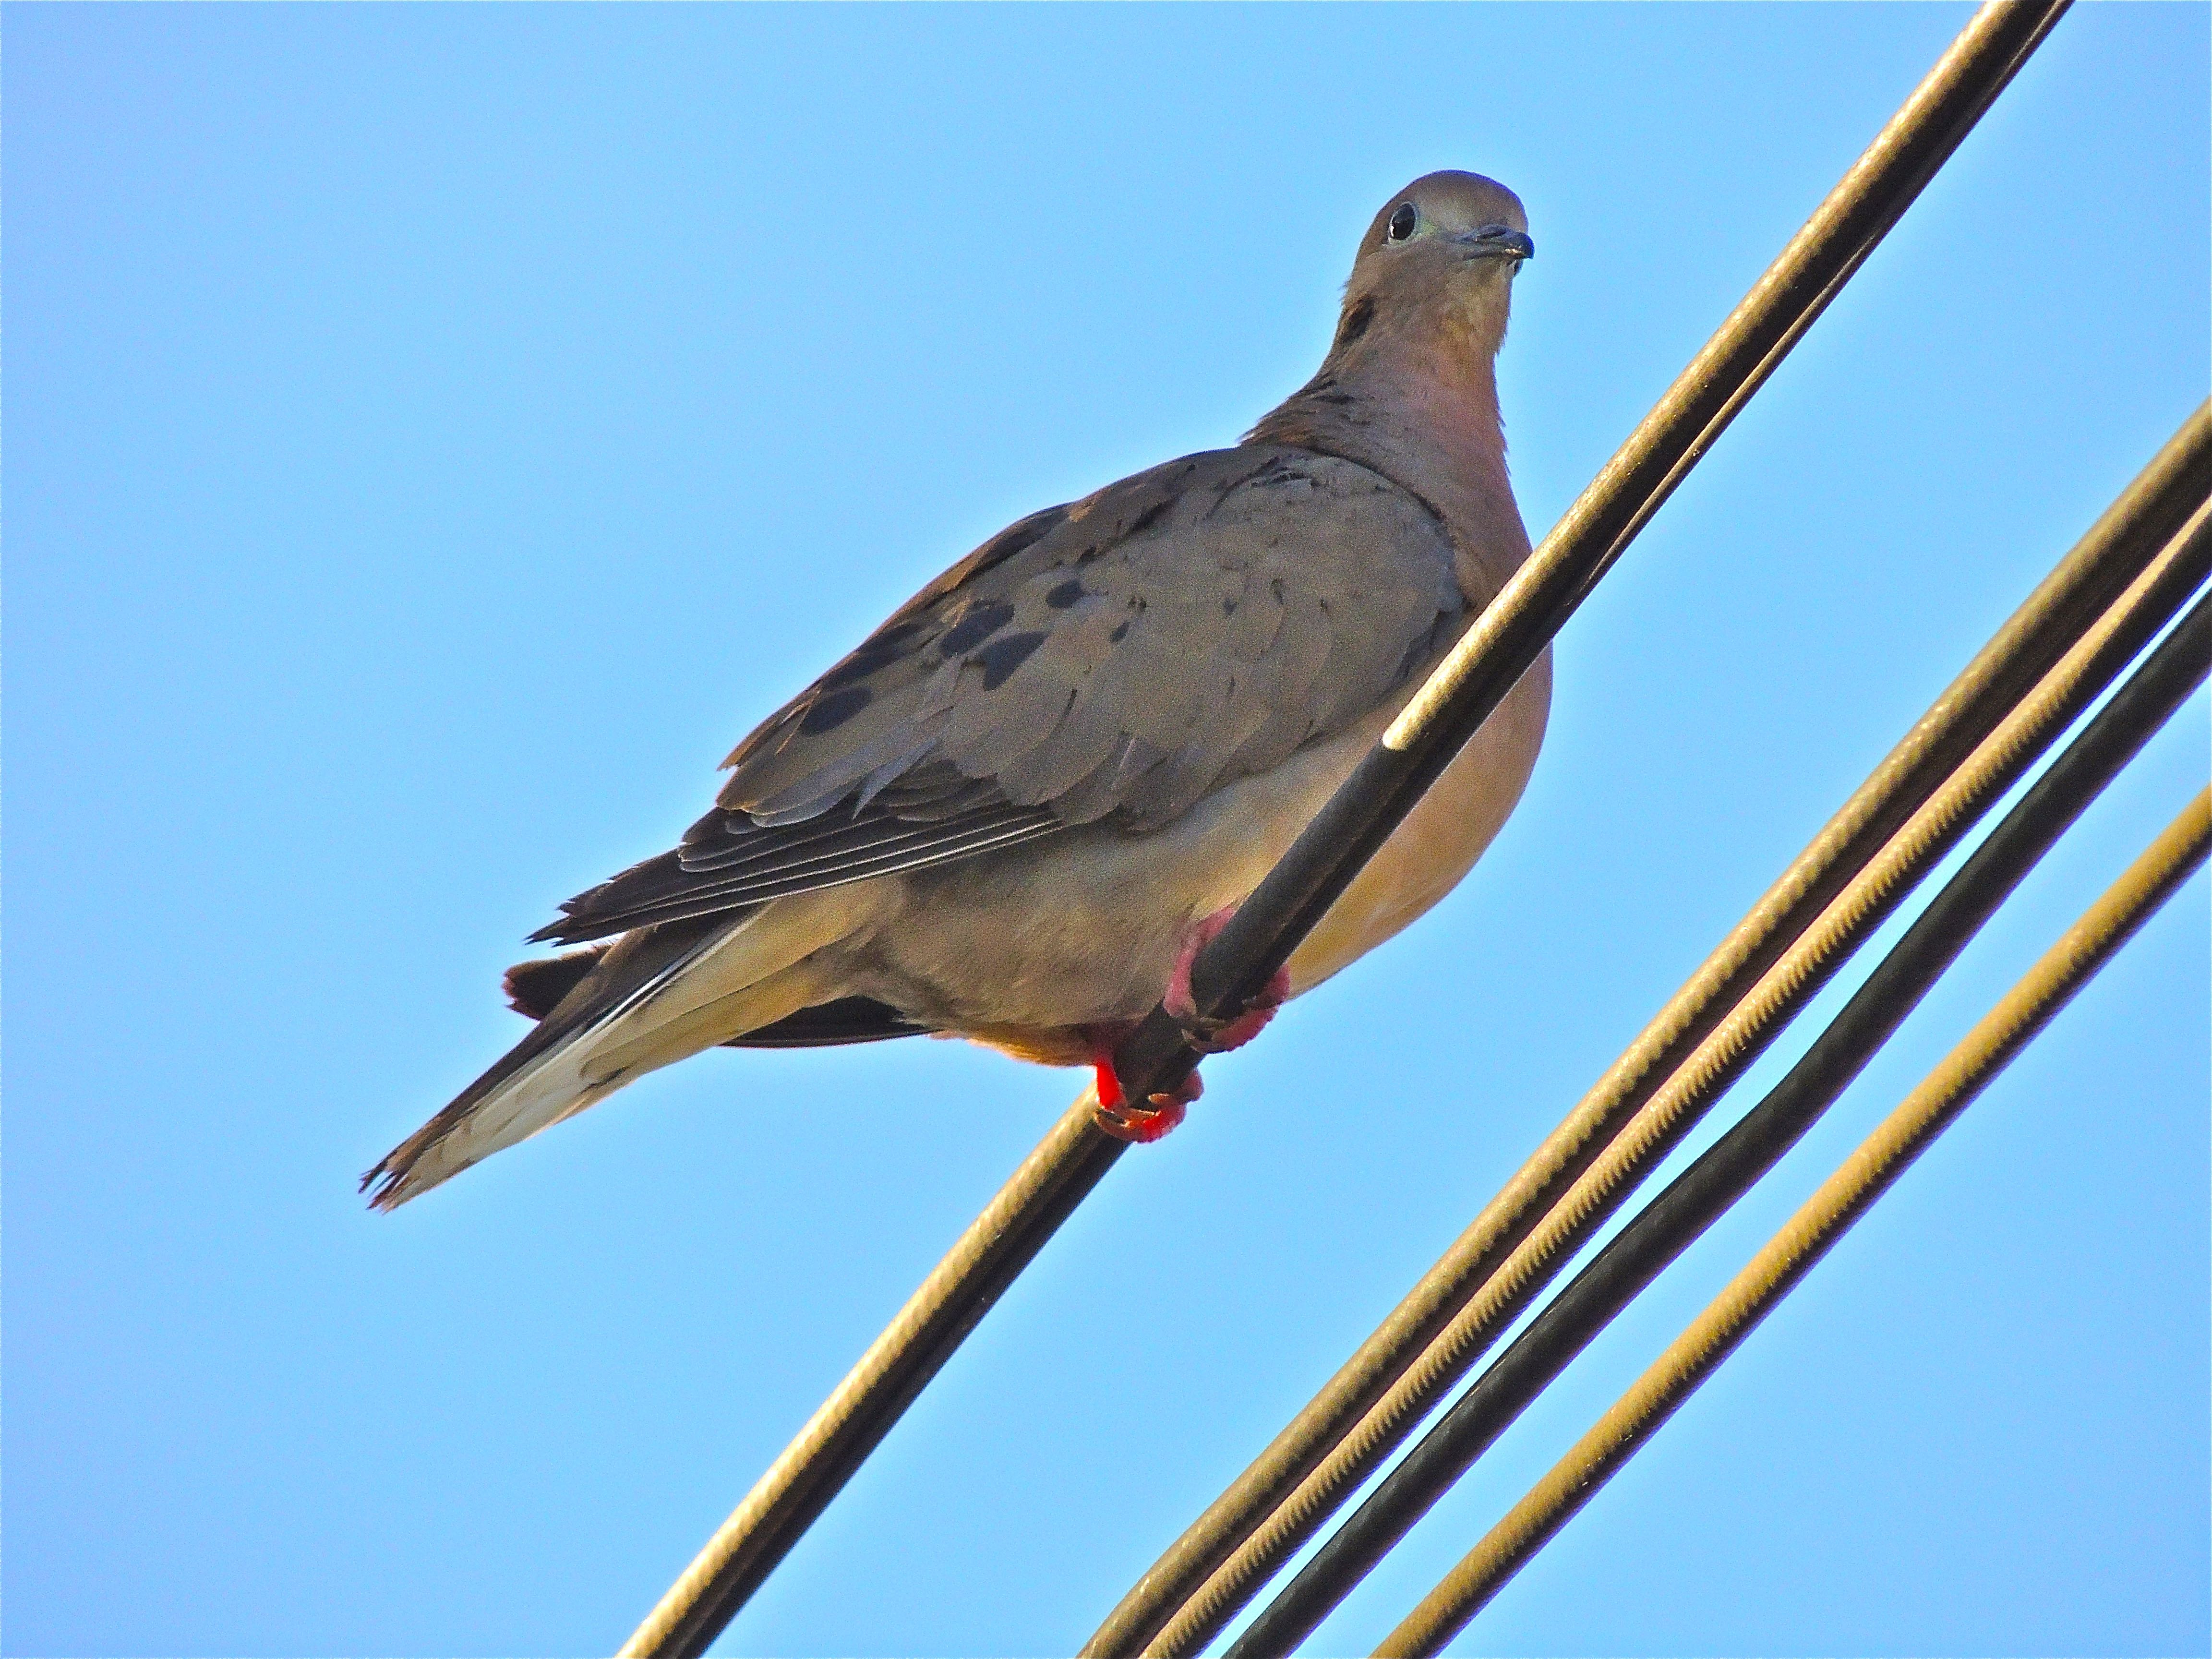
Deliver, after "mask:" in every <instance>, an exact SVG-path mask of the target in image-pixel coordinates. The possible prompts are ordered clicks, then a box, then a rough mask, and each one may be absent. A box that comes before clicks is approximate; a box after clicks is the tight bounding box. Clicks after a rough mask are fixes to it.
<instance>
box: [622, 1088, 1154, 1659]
mask: <svg viewBox="0 0 2212 1659" xmlns="http://www.w3.org/2000/svg"><path fill="white" fill-rule="evenodd" d="M1096 1115H1097V1101H1096V1099H1095V1098H1094V1097H1092V1096H1091V1094H1090V1093H1089V1092H1088V1091H1085V1094H1084V1095H1083V1097H1081V1098H1079V1100H1077V1101H1076V1103H1074V1104H1073V1106H1071V1107H1069V1108H1068V1109H1067V1110H1066V1112H1065V1113H1063V1114H1062V1115H1061V1116H1060V1121H1059V1122H1057V1123H1055V1124H1054V1125H1053V1127H1052V1130H1051V1132H1050V1133H1048V1134H1047V1135H1046V1136H1045V1138H1044V1139H1043V1140H1042V1141H1040V1142H1039V1143H1038V1145H1037V1147H1036V1151H1034V1152H1031V1153H1030V1155H1029V1157H1028V1158H1024V1160H1023V1161H1022V1164H1021V1167H1020V1168H1019V1169H1018V1170H1015V1171H1014V1173H1013V1175H1012V1176H1011V1177H1010V1178H1009V1179H1008V1180H1007V1182H1006V1185H1005V1186H1004V1187H1002V1188H1000V1189H999V1193H998V1195H997V1196H996V1197H995V1198H994V1199H993V1200H991V1201H990V1203H989V1204H988V1205H987V1206H985V1207H984V1210H983V1212H982V1213H981V1215H979V1216H977V1217H976V1218H975V1220H974V1221H973V1222H971V1223H970V1224H969V1227H968V1230H967V1231H965V1232H963V1233H962V1234H961V1235H960V1238H959V1242H958V1243H956V1244H954V1245H953V1247H952V1249H951V1250H950V1251H949V1252H947V1253H946V1255H945V1259H944V1261H940V1262H939V1263H938V1265H937V1268H936V1270H935V1271H934V1272H933V1273H931V1274H930V1275H929V1277H928V1278H927V1279H924V1280H923V1281H922V1282H921V1288H920V1289H918V1290H917V1291H915V1293H914V1295H913V1296H912V1297H909V1298H908V1301H907V1304H906V1306H904V1307H903V1308H902V1309H900V1310H899V1311H898V1315H897V1316H896V1318H894V1319H893V1320H892V1321H891V1322H890V1324H889V1325H888V1326H886V1327H885V1328H884V1333H883V1334H882V1335H880V1336H878V1338H877V1339H876V1340H874V1341H873V1342H872V1343H871V1344H870V1345H869V1346H868V1351H867V1352H866V1353H865V1354H863V1355H861V1356H860V1363H859V1364H856V1365H854V1367H853V1369H852V1370H851V1371H850V1372H849V1373H848V1375H847V1376H846V1377H845V1380H844V1381H843V1382H842V1383H839V1384H838V1385H837V1387H836V1391H835V1392H834V1393H832V1394H831V1395H830V1396H829V1398H828V1399H827V1400H825V1401H823V1402H822V1404H821V1406H820V1407H817V1409H816V1411H815V1413H814V1415H813V1416H811V1418H809V1419H807V1420H806V1426H805V1427H804V1428H803V1429H801V1430H800V1431H799V1434H798V1436H797V1437H795V1438H794V1439H793V1441H792V1443H790V1445H788V1446H787V1447H786V1448H784V1450H783V1453H782V1455H781V1456H779V1457H778V1458H777V1459H776V1460H775V1462H773V1463H771V1464H769V1467H768V1471H767V1473H766V1474H763V1475H762V1476H761V1478H760V1480H758V1481H757V1483H756V1484H755V1485H754V1486H753V1489H752V1490H751V1491H750V1492H747V1493H746V1494H745V1498H744V1502H743V1503H741V1504H738V1507H737V1509H736V1510H734V1511H732V1514H731V1516H730V1518H729V1519H728V1520H726V1521H725V1522H723V1523H722V1524H721V1526H720V1528H719V1529H718V1530H717V1531H716V1532H715V1534H714V1536H713V1537H712V1538H711V1539H709V1540H708V1542H707V1547H706V1548H704V1549H703V1550H702V1551H700V1553H699V1555H698V1558H697V1559H696V1560H694V1561H693V1562H692V1564H691V1565H690V1567H689V1568H687V1569H686V1570H685V1571H684V1576H683V1577H681V1578H679V1579H678V1580H677V1581H676V1583H674V1584H672V1585H671V1586H670V1587H669V1589H668V1593H667V1594H666V1595H663V1596H662V1597H661V1598H660V1601H659V1604H658V1605H657V1606H655V1607H654V1608H653V1611H652V1613H650V1614H648V1615H647V1618H646V1620H645V1622H644V1623H643V1624H641V1625H640V1626H638V1627H637V1630H636V1632H635V1634H633V1635H632V1636H631V1637H630V1638H629V1641H627V1642H625V1643H624V1644H623V1646H622V1650H621V1656H620V1659H633V1656H642V1655H647V1654H653V1655H663V1654H701V1653H704V1652H705V1651H706V1650H707V1649H708V1645H709V1644H712V1643H713V1641H714V1638H715V1637H716V1636H718V1635H720V1633H721V1631H722V1627H723V1626H725V1625H726V1624H728V1623H729V1621H730V1620H731V1618H732V1616H733V1615H734V1614H735V1613H737V1611H738V1608H739V1607H743V1606H744V1603H745V1601H746V1598H747V1597H749V1596H750V1595H752V1593H753V1591H754V1590H756V1589H758V1588H759V1587H760V1585H761V1583H762V1582H763V1580H765V1579H766V1578H767V1577H768V1576H769V1573H771V1572H773V1571H775V1567H776V1564H777V1563H778V1562H780V1561H781V1560H782V1559H783V1558H784V1556H785V1554H786V1553H787V1552H788V1551H789V1550H790V1548H791V1547H792V1546H793V1544H795V1543H797V1542H798V1541H799V1538H800V1537H801V1536H802V1535H803V1534H805V1531H806V1529H807V1528H808V1527H810V1526H811V1525H812V1524H813V1523H814V1519H815V1517H816V1516H818V1515H820V1514H821V1513H822V1511H823V1510H824V1509H825V1508H827V1507H828V1506H829V1500H830V1499H831V1498H835V1497H836V1495H837V1493H838V1492H839V1491H841V1490H842V1488H843V1486H844V1485H845V1483H846V1481H848V1480H850V1479H852V1477H853V1474H854V1471H855V1470H857V1469H858V1468H860V1465H861V1463H862V1462H865V1461H866V1458H867V1455H868V1454H869V1453H870V1452H872V1451H873V1450H874V1449H876V1445H877V1443H878V1442H879V1441H881V1440H882V1439H883V1437H884V1435H886V1434H887V1433H889V1432H890V1428H891V1425H893V1424H894V1423H896V1422H897V1421H898V1419H899V1418H900V1416H901V1415H902V1413H904V1412H905V1410H906V1408H907V1407H908V1406H909V1405H911V1404H912V1403H913V1401H914V1399H915V1395H918V1394H920V1393H921V1390H922V1389H923V1388H924V1387H925V1386H926V1385H927V1383H928V1382H929V1380H930V1378H932V1377H933V1376H936V1375H937V1372H938V1370H939V1368H940V1367H941V1366H942V1365H943V1364H945V1361H946V1360H947V1359H949V1358H951V1356H952V1352H953V1350H954V1349H956V1348H957V1347H958V1346H960V1344H961V1343H962V1341H963V1340H965V1339H966V1337H967V1335H968V1333H969V1331H971V1330H973V1329H975V1325H976V1322H978V1321H979V1320H981V1318H982V1317H983V1316H984V1315H985V1314H986V1313H988V1312H989V1311H990V1310H991V1305H992V1304H994V1302H996V1301H997V1300H998V1298H999V1295H1000V1292H1001V1291H1004V1290H1005V1289H1006V1286H1007V1285H1011V1284H1012V1283H1013V1281H1014V1279H1015V1277H1016V1275H1018V1273H1020V1272H1021V1270H1022V1269H1023V1268H1024V1267H1027V1266H1028V1265H1029V1263H1030V1259H1031V1258H1032V1257H1034V1256H1035V1255H1036V1253H1037V1252H1038V1251H1039V1250H1040V1249H1043V1248H1044V1243H1045V1241H1046V1240H1047V1239H1048V1238H1050V1237H1052V1235H1053V1234H1054V1232H1055V1231H1058V1229H1059V1226H1060V1223H1061V1222H1062V1221H1064V1220H1065V1219H1066V1218H1067V1216H1068V1215H1069V1214H1070V1212H1073V1210H1074V1208H1075V1206H1077V1205H1078V1204H1079V1203H1081V1202H1082V1201H1083V1200H1084V1199H1085V1197H1086V1196H1087V1195H1088V1194H1089V1193H1090V1191H1091V1188H1093V1187H1095V1186H1097V1184H1098V1182H1099V1181H1100V1179H1101V1178H1102V1177H1103V1176H1104V1175H1105V1173H1106V1171H1107V1170H1110V1169H1112V1168H1113V1167H1114V1163H1115V1159H1117V1158H1120V1157H1121V1154H1122V1152H1125V1151H1127V1145H1126V1143H1124V1142H1122V1141H1119V1140H1115V1139H1111V1138H1109V1137H1108V1136H1106V1135H1103V1134H1101V1133H1099V1132H1098V1130H1097V1127H1096V1125H1095V1123H1094V1121H1093V1120H1094V1118H1095V1116H1096Z"/></svg>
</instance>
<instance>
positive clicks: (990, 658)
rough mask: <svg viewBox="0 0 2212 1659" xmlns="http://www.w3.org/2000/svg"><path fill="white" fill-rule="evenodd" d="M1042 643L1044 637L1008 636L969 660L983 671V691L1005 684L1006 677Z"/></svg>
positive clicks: (994, 642)
mask: <svg viewBox="0 0 2212 1659" xmlns="http://www.w3.org/2000/svg"><path fill="white" fill-rule="evenodd" d="M1043 643H1044V635H1042V634H1041V633H1035V634H1009V635H1006V638H1004V639H1003V640H994V641H991V643H990V644H988V645H987V646H985V647H983V648H982V649H981V651H978V652H977V653H975V655H974V656H973V657H972V658H970V659H969V660H970V661H971V662H974V663H976V664H979V665H981V668H982V670H983V689H984V690H986V691H995V690H998V689H999V688H1000V686H1001V685H1003V684H1006V676H1007V675H1009V674H1011V673H1012V672H1013V671H1014V670H1016V669H1017V668H1019V667H1020V666H1021V665H1023V664H1024V663H1025V662H1027V661H1028V660H1029V659H1030V653H1031V652H1033V651H1035V650H1036V648H1037V647H1039V646H1041V645H1042V644H1043Z"/></svg>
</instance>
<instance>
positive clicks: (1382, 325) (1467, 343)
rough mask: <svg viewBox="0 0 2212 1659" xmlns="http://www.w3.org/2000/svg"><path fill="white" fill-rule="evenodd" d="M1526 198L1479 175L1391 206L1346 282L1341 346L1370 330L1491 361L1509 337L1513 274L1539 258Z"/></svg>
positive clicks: (1460, 176) (1438, 176)
mask: <svg viewBox="0 0 2212 1659" xmlns="http://www.w3.org/2000/svg"><path fill="white" fill-rule="evenodd" d="M1535 252H1536V245H1535V244H1534V242H1532V241H1530V240H1528V214H1527V213H1526V212H1525V211H1524V210H1522V206H1521V198H1520V197H1517V196H1516V195H1515V194H1514V193H1513V192H1512V191H1510V190H1508V189H1506V188H1505V186H1504V185H1501V184H1499V183H1498V181H1497V180H1496V179H1486V178H1484V177H1483V176H1482V175H1481V174H1480V173H1430V174H1428V175H1427V176H1426V177H1425V178H1420V179H1414V180H1413V183H1412V184H1410V185H1407V186H1406V187H1405V189H1403V190H1401V191H1398V192H1397V193H1396V194H1395V195H1394V196H1393V197H1390V199H1389V201H1387V202H1385V203H1384V204H1383V208H1382V211H1380V212H1379V213H1377V214H1376V216H1375V220H1374V222H1373V223H1372V224H1370V225H1369V226H1368V227H1367V234H1366V235H1365V236H1364V237H1363V238H1361V239H1360V243H1359V257H1358V258H1357V259H1356V260H1354V261H1353V262H1352V280H1351V281H1350V282H1348V283H1346V284H1345V290H1344V312H1343V317H1342V320H1341V321H1340V323H1339V324H1338V325H1337V337H1336V349H1337V350H1338V351H1340V352H1349V351H1353V350H1356V349H1357V348H1358V344H1359V343H1360V342H1361V341H1362V340H1363V339H1364V337H1367V336H1368V335H1369V334H1370V333H1374V334H1376V335H1381V336H1386V337H1395V338H1396V339H1398V340H1401V341H1405V342H1407V343H1413V344H1416V345H1419V346H1422V347H1425V348H1428V349H1435V348H1437V347H1439V346H1441V347H1443V349H1447V350H1451V349H1459V350H1464V351H1468V352H1471V353H1474V354H1477V355H1479V356H1480V359H1481V360H1482V361H1484V362H1487V361H1488V360H1489V359H1490V358H1491V357H1492V356H1495V355H1496V354H1497V351H1498V345H1499V343H1500V342H1502V341H1503V340H1504V338H1505V317H1506V309H1507V304H1508V301H1510V298H1511V295H1512V292H1513V273H1514V272H1515V271H1516V270H1519V269H1520V266H1521V262H1522V260H1523V259H1527V258H1532V257H1533V256H1534V253H1535Z"/></svg>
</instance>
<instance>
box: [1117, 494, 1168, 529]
mask: <svg viewBox="0 0 2212 1659" xmlns="http://www.w3.org/2000/svg"><path fill="white" fill-rule="evenodd" d="M1175 504H1176V498H1175V497H1174V496H1172V495H1170V496H1167V497H1165V498H1164V499H1163V500H1160V501H1154V502H1153V503H1152V505H1151V506H1150V507H1146V509H1145V510H1144V511H1143V512H1141V513H1139V514H1137V516H1136V517H1135V518H1133V519H1132V520H1129V522H1128V523H1127V525H1126V526H1123V527H1122V531H1121V533H1122V535H1124V536H1125V537H1126V536H1140V535H1142V534H1143V533H1144V532H1146V531H1147V530H1150V529H1151V528H1152V526H1154V525H1156V524H1158V522H1159V521H1160V520H1161V519H1162V518H1163V517H1164V516H1165V515H1166V513H1167V510H1168V509H1169V508H1170V507H1173V506H1174V505H1175Z"/></svg>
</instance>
